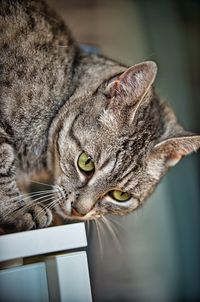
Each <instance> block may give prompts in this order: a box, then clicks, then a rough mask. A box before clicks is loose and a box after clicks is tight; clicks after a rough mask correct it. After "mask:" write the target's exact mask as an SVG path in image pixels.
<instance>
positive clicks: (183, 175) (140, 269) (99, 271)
mask: <svg viewBox="0 0 200 302" xmlns="http://www.w3.org/2000/svg"><path fill="white" fill-rule="evenodd" d="M48 2H49V3H50V4H51V5H52V6H53V7H54V8H55V9H56V10H57V11H58V12H59V14H60V15H62V17H63V19H64V20H65V21H66V23H67V24H68V25H69V27H70V28H71V30H72V32H73V34H74V36H75V37H76V39H77V40H78V42H80V43H82V44H90V45H94V46H96V47H98V48H99V49H100V51H101V53H103V54H105V55H107V56H109V57H112V58H114V59H117V60H119V61H120V62H123V63H125V64H128V65H133V64H135V63H139V62H141V61H144V60H155V61H156V62H157V63H158V66H159V74H158V78H157V82H156V87H157V91H158V92H159V94H160V95H162V97H163V98H164V99H167V100H168V101H169V103H170V104H171V105H172V107H173V108H174V110H175V112H176V113H177V115H178V118H179V120H180V122H181V123H182V124H183V125H184V126H185V127H186V128H187V129H190V130H191V131H194V132H197V133H200V100H199V95H200V83H199V80H200V78H199V71H200V59H199V54H200V42H199V34H200V1H198V0H196V1H195V0H171V1H170V0H160V1H156V0H146V1H145V0H140V1H139V0H138V1H137V0H135V1H133V0H132V1H131V0H107V1H105V0H101V1H100V0H99V1H98V0H66V1H64V0H56V1H55V0H48ZM111 219H112V222H110V225H111V226H112V229H113V231H115V234H116V235H114V234H113V231H111V230H109V228H108V226H106V225H105V224H103V222H99V223H98V225H97V229H96V227H95V224H94V223H92V224H91V226H90V229H89V233H88V237H89V248H88V258H89V265H90V274H91V283H92V291H93V298H94V301H95V302H102V301H103V302H104V301H105V302H107V301H108V302H112V301H115V302H118V301H119V302H126V301H131V302H132V301H137V302H151V301H154V302H179V301H180V302H182V301H183V302H190V301H191V302H193V301H200V152H199V153H198V154H193V155H191V156H190V157H187V158H185V159H184V160H183V161H182V162H181V163H180V164H179V165H178V166H177V167H175V168H173V169H172V170H171V171H170V173H169V174H168V175H167V177H165V179H164V180H163V181H162V182H161V184H160V185H159V187H158V189H157V190H156V192H155V193H154V195H153V196H152V198H150V200H148V202H147V203H146V204H145V206H144V207H143V208H142V209H141V210H139V211H137V212H136V213H133V214H132V215H129V216H127V217H123V218H121V217H120V218H115V222H113V218H111ZM97 230H99V236H98V231H97ZM116 237H117V238H116ZM117 240H118V242H117Z"/></svg>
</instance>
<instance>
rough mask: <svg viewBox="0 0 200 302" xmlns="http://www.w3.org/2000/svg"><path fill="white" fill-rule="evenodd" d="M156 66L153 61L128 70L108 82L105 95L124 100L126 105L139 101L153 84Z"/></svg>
mask: <svg viewBox="0 0 200 302" xmlns="http://www.w3.org/2000/svg"><path fill="white" fill-rule="evenodd" d="M156 74H157V65H156V63H155V62H153V61H147V62H143V63H140V64H137V65H134V66H132V67H130V68H128V69H127V70H126V71H125V72H124V73H122V74H121V75H119V76H117V77H115V78H113V79H111V80H110V82H109V84H108V86H107V89H106V94H107V95H109V97H110V98H111V99H112V98H115V99H116V98H117V99H121V102H123V101H124V100H125V102H126V103H127V104H128V105H132V104H133V105H134V104H135V103H137V101H141V99H142V98H143V97H144V95H145V94H146V93H147V91H148V90H149V88H150V86H151V85H152V84H153V82H154V80H155V77H156Z"/></svg>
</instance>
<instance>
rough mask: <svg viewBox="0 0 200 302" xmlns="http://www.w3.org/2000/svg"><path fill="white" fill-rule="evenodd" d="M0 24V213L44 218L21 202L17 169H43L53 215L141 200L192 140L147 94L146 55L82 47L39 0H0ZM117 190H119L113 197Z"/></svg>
mask: <svg viewBox="0 0 200 302" xmlns="http://www.w3.org/2000/svg"><path fill="white" fill-rule="evenodd" d="M0 32H1V35H0V159H1V161H0V222H1V223H3V224H4V223H10V224H14V225H17V227H18V228H19V229H20V228H25V229H30V228H33V227H35V226H38V227H44V226H47V225H49V224H50V223H51V220H52V216H51V213H50V211H49V210H46V209H45V208H43V207H42V206H41V205H36V204H33V205H32V206H31V207H26V205H25V206H24V204H25V202H24V201H23V199H22V198H21V197H20V193H19V190H18V188H17V186H16V180H17V177H18V176H19V173H22V174H31V173H32V172H36V173H37V172H40V171H41V170H42V169H46V170H48V171H49V172H50V173H51V174H52V175H53V178H54V181H55V185H56V187H55V188H56V189H55V190H54V194H55V196H54V199H55V201H56V200H57V204H55V205H54V206H55V208H56V210H57V212H58V213H59V214H60V215H61V216H63V217H67V218H70V217H72V219H73V218H77V217H78V219H91V218H97V217H99V216H101V215H103V214H105V213H107V212H110V213H114V214H119V215H120V214H125V213H128V212H131V211H132V210H134V209H135V208H137V207H138V206H139V205H140V204H142V202H143V200H144V199H145V198H146V197H148V196H149V194H150V193H151V192H152V191H153V189H154V188H155V185H156V184H157V183H158V182H159V180H160V178H161V177H162V175H164V174H165V172H166V171H167V169H168V168H169V166H171V165H173V164H175V163H176V162H177V161H178V160H179V159H180V158H181V157H182V156H184V155H186V154H187V153H190V152H192V151H194V150H196V149H198V147H199V146H200V138H199V136H193V135H190V134H189V133H186V132H184V130H183V129H182V128H181V127H180V126H179V125H178V124H177V122H176V119H175V116H174V114H173V112H172V111H171V109H169V107H168V106H167V105H165V104H163V103H161V102H160V101H159V99H158V97H157V96H156V95H155V93H154V90H153V88H152V84H153V81H154V79H155V76H156V65H155V63H153V62H146V63H142V64H139V65H135V66H133V67H131V68H129V69H127V68H126V67H125V66H122V65H120V64H119V63H117V62H115V61H112V60H110V59H107V58H104V57H102V56H97V55H89V54H84V53H82V52H81V51H80V49H79V48H78V46H77V45H76V43H75V42H74V40H73V38H72V37H71V34H70V33H69V31H68V30H67V28H66V27H65V25H64V24H63V22H62V21H60V20H59V19H58V18H57V16H56V15H54V13H53V12H51V11H50V10H49V9H48V8H47V7H46V5H45V4H44V3H43V2H40V1H24V0H18V1H12V0H9V1H6V0H0ZM83 151H84V152H83ZM83 153H84V154H83ZM81 154H82V158H80V156H81ZM85 154H86V155H88V160H89V161H92V163H93V168H91V170H90V171H89V170H88V171H86V170H87V167H86V170H84V171H83V169H81V168H80V167H79V166H77V163H78V165H79V164H80V165H81V164H84V165H85V163H86V162H82V163H81V162H80V161H81V160H84V156H86V155H85ZM89 161H88V163H87V164H86V165H88V164H91V163H89ZM86 165H85V166H86ZM56 190H57V191H56ZM119 190H120V191H123V192H127V194H128V195H127V198H126V200H118V199H116V198H121V197H120V196H119V195H117V194H119V192H118V191H119ZM108 192H109V194H108ZM113 192H114V193H113ZM116 192H117V193H116ZM122 195H123V194H122ZM116 196H117V197H116ZM124 196H125V195H124ZM22 206H24V207H23V208H22V209H21V210H19V211H17V212H18V213H19V215H16V213H17V212H16V213H14V211H16V210H17V209H19V208H21V207H22ZM23 209H24V210H23ZM82 216H83V217H82Z"/></svg>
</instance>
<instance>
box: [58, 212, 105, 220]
mask: <svg viewBox="0 0 200 302" xmlns="http://www.w3.org/2000/svg"><path fill="white" fill-rule="evenodd" d="M56 213H57V214H58V215H59V216H60V217H61V218H62V219H64V220H68V221H87V220H95V219H98V218H100V217H101V215H100V214H96V215H95V214H94V213H93V212H92V211H91V212H89V213H87V214H85V215H80V214H78V213H77V212H76V211H74V210H72V211H71V215H69V213H67V212H66V211H64V209H62V210H61V209H57V210H56Z"/></svg>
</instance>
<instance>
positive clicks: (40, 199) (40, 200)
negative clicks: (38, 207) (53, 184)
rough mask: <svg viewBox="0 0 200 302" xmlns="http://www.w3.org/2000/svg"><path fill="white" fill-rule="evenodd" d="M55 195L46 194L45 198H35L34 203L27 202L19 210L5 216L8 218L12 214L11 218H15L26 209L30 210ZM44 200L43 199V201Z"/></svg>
mask: <svg viewBox="0 0 200 302" xmlns="http://www.w3.org/2000/svg"><path fill="white" fill-rule="evenodd" d="M54 194H55V192H54V193H50V194H47V195H45V196H40V197H38V198H36V199H35V200H34V201H33V200H31V201H30V202H28V203H27V204H25V205H24V206H23V207H22V208H19V209H16V211H15V212H13V211H10V212H9V213H6V215H5V216H4V217H6V216H8V215H9V214H11V213H13V214H14V215H12V218H17V217H18V216H19V215H20V214H22V213H24V212H25V210H27V209H28V208H30V207H31V206H33V205H35V204H41V203H44V202H46V200H48V198H49V197H53V196H54ZM44 198H45V199H44Z"/></svg>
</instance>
